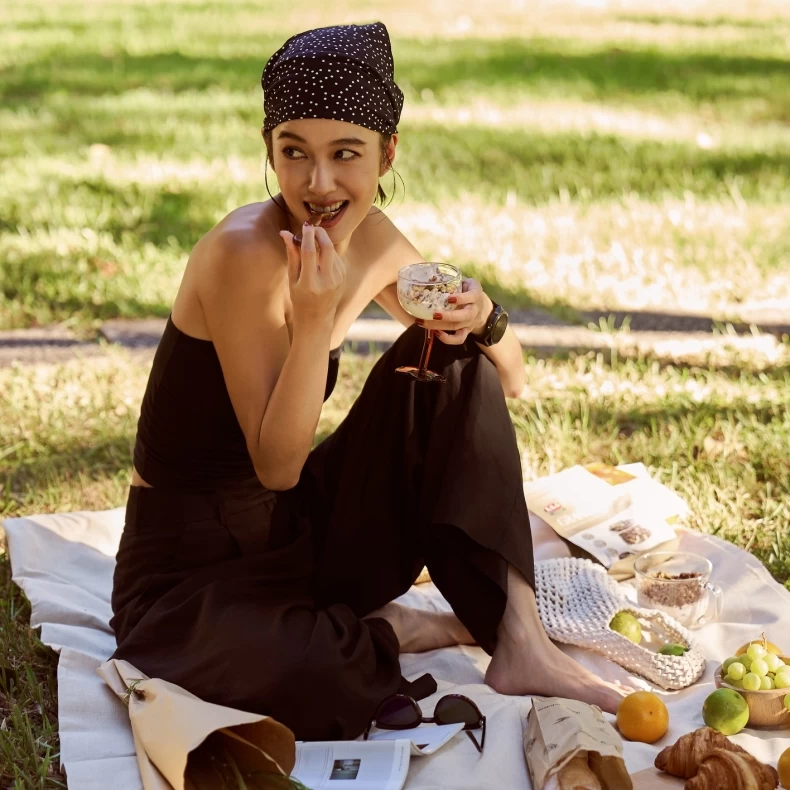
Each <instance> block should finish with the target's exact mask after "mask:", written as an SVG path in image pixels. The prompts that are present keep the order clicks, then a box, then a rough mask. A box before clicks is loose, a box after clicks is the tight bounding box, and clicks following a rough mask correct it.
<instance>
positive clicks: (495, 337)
mask: <svg viewBox="0 0 790 790" xmlns="http://www.w3.org/2000/svg"><path fill="white" fill-rule="evenodd" d="M506 329H507V313H506V312H504V311H503V312H501V313H500V314H499V315H498V316H497V317H496V321H494V326H493V327H492V328H491V344H492V345H493V344H494V343H498V342H499V341H500V340H501V339H502V338H503V336H504V334H505V330H506Z"/></svg>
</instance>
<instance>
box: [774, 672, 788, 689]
mask: <svg viewBox="0 0 790 790" xmlns="http://www.w3.org/2000/svg"><path fill="white" fill-rule="evenodd" d="M774 687H775V688H778V689H788V688H790V672H777V673H776V677H774Z"/></svg>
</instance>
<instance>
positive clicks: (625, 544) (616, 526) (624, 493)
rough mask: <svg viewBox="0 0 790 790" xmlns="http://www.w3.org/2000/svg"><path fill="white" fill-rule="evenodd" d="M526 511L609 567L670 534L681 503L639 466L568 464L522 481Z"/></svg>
mask: <svg viewBox="0 0 790 790" xmlns="http://www.w3.org/2000/svg"><path fill="white" fill-rule="evenodd" d="M524 495H525V496H526V499H527V506H528V507H529V509H530V510H531V511H532V512H533V513H535V514H536V515H538V516H540V517H541V518H542V519H543V520H544V521H545V522H546V523H547V524H548V525H549V526H550V527H552V529H554V531H555V532H556V533H557V534H558V535H560V536H561V537H563V538H565V539H566V540H568V541H570V542H571V543H573V544H574V545H576V546H579V547H580V548H582V549H584V550H585V551H587V552H589V553H590V554H591V555H592V556H594V557H595V558H596V559H597V560H598V561H599V562H600V563H601V564H602V565H604V567H606V568H609V567H611V566H612V565H613V564H614V563H615V562H618V561H619V560H624V559H627V558H628V557H632V556H634V555H636V554H641V553H643V552H645V551H647V550H648V549H652V548H654V547H655V546H658V545H660V544H662V543H665V542H667V541H669V540H672V539H673V538H674V537H675V524H676V523H677V522H678V520H680V519H681V518H683V517H684V516H686V515H687V514H688V512H689V509H688V506H687V505H686V503H685V502H684V501H683V499H681V497H679V496H678V495H677V494H675V493H674V492H673V491H671V490H670V489H668V488H667V487H666V486H663V485H661V484H660V483H658V482H656V481H655V480H653V478H652V477H650V473H649V472H648V470H647V468H646V467H645V465H644V464H624V465H622V466H609V465H608V464H602V463H593V464H588V465H586V466H572V467H570V468H569V469H565V470H564V471H562V472H559V473H558V474H554V475H550V476H548V477H541V478H538V479H537V480H532V481H530V482H528V483H525V484H524Z"/></svg>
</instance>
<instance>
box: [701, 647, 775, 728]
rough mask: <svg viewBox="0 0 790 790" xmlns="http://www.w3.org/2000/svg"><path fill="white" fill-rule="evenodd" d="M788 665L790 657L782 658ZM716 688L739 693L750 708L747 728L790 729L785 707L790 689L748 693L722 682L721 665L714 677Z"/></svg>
mask: <svg viewBox="0 0 790 790" xmlns="http://www.w3.org/2000/svg"><path fill="white" fill-rule="evenodd" d="M781 658H782V660H783V661H784V662H785V663H786V664H790V657H788V656H781ZM713 680H714V682H715V683H716V688H727V689H732V690H733V691H737V692H738V693H739V694H740V695H741V696H742V697H743V698H744V699H745V700H746V704H747V705H748V706H749V723H748V724H747V725H746V726H747V727H760V728H765V729H772V730H776V729H780V728H784V727H790V710H788V709H787V708H785V706H784V698H785V695H786V694H790V689H769V690H767V691H747V690H746V689H742V688H740V689H739V688H736V687H735V686H731V685H730V684H729V683H727V682H726V681H725V680H722V665H721V664H720V665H719V666H718V668H717V669H716V672H715V674H714V676H713Z"/></svg>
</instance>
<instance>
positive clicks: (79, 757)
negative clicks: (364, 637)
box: [4, 508, 790, 790]
mask: <svg viewBox="0 0 790 790" xmlns="http://www.w3.org/2000/svg"><path fill="white" fill-rule="evenodd" d="M4 526H5V529H6V533H7V537H8V547H9V552H10V555H11V566H12V571H13V577H14V581H15V582H16V583H17V584H19V586H20V587H22V589H23V590H24V591H25V594H26V595H27V597H28V598H29V599H30V602H31V605H32V615H31V624H32V625H33V626H34V627H41V639H42V641H43V642H44V643H46V644H48V645H50V646H51V647H53V648H54V649H55V650H57V651H59V652H60V661H59V664H58V704H59V719H60V739H61V760H62V763H63V765H64V766H65V769H66V773H67V776H68V783H69V788H70V790H107V788H108V787H112V788H113V790H141V788H142V784H141V782H140V776H139V773H138V770H137V763H136V760H135V757H134V746H133V742H132V734H131V728H130V726H129V719H128V715H127V711H126V708H125V707H124V706H123V705H122V704H121V703H120V702H119V701H118V699H117V697H116V696H115V695H114V694H113V692H112V691H110V689H109V688H108V687H107V686H105V684H104V682H103V681H102V680H101V679H100V678H99V676H98V675H97V674H96V667H98V666H99V664H100V663H102V662H103V661H104V660H106V659H107V658H108V657H109V655H110V654H111V653H112V651H113V650H114V648H115V640H114V637H113V634H112V633H111V631H110V629H109V627H108V621H109V618H110V614H111V612H110V590H111V584H112V573H113V566H114V555H115V552H116V550H117V547H118V541H119V539H120V534H121V530H122V527H123V510H122V509H121V508H118V509H115V510H108V511H102V512H78V513H58V514H55V515H43V516H29V517H27V518H15V519H7V520H6V521H5V523H4ZM533 537H534V541H535V555H536V559H548V558H551V557H557V556H566V555H567V549H566V547H565V544H563V543H562V542H561V541H560V540H559V539H558V538H556V536H555V535H554V533H553V531H552V530H551V529H550V528H549V527H548V526H547V525H546V524H545V523H544V522H542V521H541V520H540V519H538V518H537V517H533ZM681 548H683V549H685V550H688V551H696V552H699V553H700V554H704V555H705V556H707V557H708V558H709V559H710V560H711V561H712V562H713V568H714V570H713V579H712V580H713V581H714V582H715V583H717V584H719V585H721V586H722V587H723V588H724V591H725V602H724V613H723V617H722V619H721V620H720V621H719V622H718V623H716V624H711V625H708V626H706V627H704V628H703V629H701V630H700V631H698V632H697V634H698V635H699V638H700V641H701V643H702V645H703V646H704V648H705V651H706V657H707V659H708V667H707V671H706V673H705V675H704V676H703V678H702V679H701V680H700V681H699V682H698V683H696V684H695V685H694V686H692V687H690V688H688V689H684V690H683V691H680V692H674V693H668V694H665V696H664V697H663V698H664V699H665V701H666V703H667V706H668V708H669V712H670V728H669V732H668V733H667V735H666V736H665V737H664V738H662V739H661V740H660V741H659V742H658V743H657V744H654V745H652V746H648V745H646V744H639V743H630V742H627V741H626V742H625V758H626V764H627V766H628V769H629V771H631V772H636V771H639V770H641V769H643V768H646V767H648V766H649V765H651V764H652V762H653V760H654V758H655V755H656V753H657V752H658V751H659V750H660V749H661V748H662V747H663V746H665V745H667V744H668V743H673V742H674V741H675V740H676V739H677V738H678V737H679V736H680V735H682V734H684V733H686V732H689V731H691V730H694V729H696V728H697V727H700V726H702V718H701V712H700V711H701V708H702V703H703V701H704V699H705V697H706V696H707V695H708V694H709V693H710V692H711V691H712V690H713V688H714V686H713V670H714V668H715V666H716V665H717V664H718V663H719V662H720V661H721V660H722V659H723V658H724V657H726V656H728V655H729V654H730V653H731V652H732V651H733V650H734V649H735V648H736V647H737V646H738V645H740V644H742V643H743V642H746V641H748V640H749V639H752V638H754V637H755V636H757V635H758V634H759V633H760V632H761V631H763V630H766V631H767V632H768V633H769V636H770V637H771V638H772V639H774V641H778V642H779V643H783V642H784V643H787V641H788V640H790V636H788V634H790V593H788V592H787V591H786V590H784V589H783V588H782V587H781V586H780V585H779V584H777V583H776V582H775V581H774V580H773V579H772V578H771V576H770V575H769V574H768V572H767V571H766V570H765V569H764V567H763V566H762V565H761V564H760V562H759V561H758V560H757V559H755V558H754V557H752V556H751V555H750V554H747V553H746V552H744V551H741V550H740V549H737V548H736V547H735V546H733V545H731V544H729V543H726V542H724V541H722V540H719V539H717V538H714V537H710V536H706V535H702V534H700V533H695V532H684V533H683V534H682V537H681ZM400 600H402V601H403V602H404V603H408V604H410V605H412V606H417V607H420V608H425V609H434V610H447V609H449V606H448V604H447V602H446V601H445V600H444V598H443V597H442V596H441V594H440V593H439V592H438V590H437V589H436V588H435V587H434V585H433V584H425V585H420V586H419V587H413V588H412V589H411V590H410V591H409V592H408V593H406V595H404V596H403V597H402V598H401V599H400ZM563 649H564V650H566V651H567V652H568V653H569V654H570V655H572V656H574V657H575V658H576V659H577V660H579V661H580V662H581V663H583V664H584V665H585V666H587V667H588V668H591V669H594V670H595V671H596V672H597V673H598V674H599V675H600V676H602V677H604V678H606V679H615V678H617V679H620V680H622V681H623V682H626V683H629V684H630V685H633V686H640V687H642V688H649V686H648V684H647V683H645V682H644V681H641V680H639V679H637V678H635V677H633V676H630V675H629V674H628V673H627V672H625V670H622V669H620V668H619V667H618V666H616V665H615V664H612V663H611V662H609V661H608V660H606V659H604V658H602V657H599V656H597V655H595V654H593V653H591V652H589V651H586V650H583V649H580V648H575V647H570V646H564V647H563ZM488 660H489V659H488V656H486V654H485V653H484V652H483V651H482V650H481V649H480V648H475V647H455V648H449V649H443V650H435V651H432V652H429V653H422V654H413V655H404V656H402V657H401V664H402V668H403V672H404V675H405V676H406V677H408V678H415V677H417V676H419V675H421V674H422V673H424V672H430V673H431V674H432V675H433V676H434V677H435V678H436V680H437V683H438V685H439V691H438V692H437V694H436V695H435V696H434V697H432V698H429V699H427V700H425V701H423V702H422V703H421V705H422V706H423V710H425V711H430V710H432V703H433V702H435V700H436V699H438V697H439V696H441V695H442V694H443V693H447V691H448V689H452V690H453V692H455V693H462V694H466V695H468V696H470V697H472V698H473V699H474V700H475V701H476V702H477V703H478V705H479V706H480V708H481V709H482V711H483V713H484V714H485V715H486V717H487V720H488V733H487V736H486V747H485V754H484V755H483V756H482V757H480V756H478V753H477V751H476V750H475V749H474V747H473V746H472V744H471V743H470V741H469V740H468V739H466V738H464V739H461V738H456V739H455V740H454V741H453V742H452V743H451V744H449V745H448V746H447V747H445V748H444V749H443V750H442V751H441V752H439V753H438V754H436V755H435V756H433V757H427V758H413V759H412V760H411V766H410V769H409V776H408V780H407V783H406V787H407V788H409V790H440V789H441V790H447V789H448V788H458V790H466V789H468V790H472V789H473V788H474V790H479V788H494V787H507V788H529V787H531V783H530V780H529V776H528V773H527V767H526V761H525V758H524V752H523V747H522V729H523V726H524V724H525V719H526V714H527V712H528V711H529V708H530V700H529V698H528V697H506V696H502V695H500V694H497V693H495V692H494V691H492V690H491V689H490V688H488V687H487V686H486V685H484V683H483V678H484V673H485V669H486V666H487V664H488ZM659 693H663V692H659ZM609 719H610V721H613V720H614V717H612V716H609ZM734 740H735V741H737V742H738V743H740V744H741V745H742V746H743V747H744V748H746V749H748V750H749V751H750V752H751V753H752V754H753V755H755V756H756V757H758V758H759V759H761V760H763V761H765V762H769V763H772V764H774V765H775V764H776V761H777V759H778V757H779V755H780V754H781V753H782V751H783V750H784V749H785V748H787V747H788V746H789V745H790V734H788V735H780V734H779V733H777V732H760V731H757V730H749V729H747V730H744V731H743V732H742V733H740V734H739V735H737V736H735V738H734Z"/></svg>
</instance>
